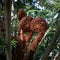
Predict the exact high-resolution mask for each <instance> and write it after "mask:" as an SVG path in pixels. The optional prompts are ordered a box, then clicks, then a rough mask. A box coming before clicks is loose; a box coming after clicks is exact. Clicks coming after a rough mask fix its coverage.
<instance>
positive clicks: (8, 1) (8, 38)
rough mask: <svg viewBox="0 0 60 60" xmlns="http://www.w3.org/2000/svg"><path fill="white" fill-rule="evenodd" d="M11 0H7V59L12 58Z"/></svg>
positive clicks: (10, 59)
mask: <svg viewBox="0 0 60 60" xmlns="http://www.w3.org/2000/svg"><path fill="white" fill-rule="evenodd" d="M10 24H11V0H5V27H6V60H12V58H11V30H10V29H11V26H10Z"/></svg>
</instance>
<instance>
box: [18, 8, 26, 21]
mask: <svg viewBox="0 0 60 60" xmlns="http://www.w3.org/2000/svg"><path fill="white" fill-rule="evenodd" d="M24 16H27V14H26V12H25V11H24V10H23V9H19V10H18V13H17V17H18V20H19V21H20V20H21V19H22V18H23V17H24Z"/></svg>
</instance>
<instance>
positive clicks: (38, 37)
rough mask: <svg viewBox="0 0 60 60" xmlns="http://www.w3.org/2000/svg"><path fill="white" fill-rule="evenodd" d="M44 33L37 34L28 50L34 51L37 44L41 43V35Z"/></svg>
mask: <svg viewBox="0 0 60 60" xmlns="http://www.w3.org/2000/svg"><path fill="white" fill-rule="evenodd" d="M44 33H45V31H44V32H40V33H38V35H37V36H36V38H35V40H34V41H33V42H32V44H31V46H30V49H31V50H32V51H35V50H36V48H37V46H38V44H39V42H40V41H41V39H42V37H43V35H44Z"/></svg>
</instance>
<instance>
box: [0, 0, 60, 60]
mask: <svg viewBox="0 0 60 60" xmlns="http://www.w3.org/2000/svg"><path fill="white" fill-rule="evenodd" d="M11 1H13V0H11ZM20 8H23V9H24V10H25V12H26V13H27V15H29V16H32V17H33V18H35V17H42V18H44V19H45V20H46V21H47V23H48V29H47V31H46V33H45V35H44V37H43V38H42V41H41V43H39V45H38V47H37V50H36V53H35V55H34V60H39V59H40V58H41V56H42V55H43V54H44V51H45V48H46V47H47V46H48V45H49V43H50V41H51V40H52V38H53V35H54V33H55V30H56V27H57V24H58V22H60V0H14V20H13V21H12V22H13V27H12V28H13V29H12V30H11V31H12V32H11V33H12V34H13V35H17V34H18V22H19V21H18V18H17V11H18V9H20ZM1 17H4V0H2V1H0V18H1ZM12 22H11V23H12ZM0 32H1V31H0ZM1 34H2V35H1ZM1 36H2V37H1ZM34 37H35V36H33V37H32V40H33V39H34ZM11 45H12V46H14V47H15V46H16V41H15V40H12V42H11ZM5 47H6V46H5V33H4V32H1V33H0V54H2V53H4V52H5ZM58 51H60V36H58V41H57V44H56V46H55V47H54V49H53V50H52V51H51V53H50V54H49V57H48V60H52V59H53V58H54V56H55V55H56V54H57V52H58Z"/></svg>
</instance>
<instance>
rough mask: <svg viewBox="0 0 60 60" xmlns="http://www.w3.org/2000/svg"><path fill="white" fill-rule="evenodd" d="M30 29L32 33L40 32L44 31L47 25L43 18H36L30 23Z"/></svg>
mask: <svg viewBox="0 0 60 60" xmlns="http://www.w3.org/2000/svg"><path fill="white" fill-rule="evenodd" d="M30 29H31V30H32V31H33V32H41V31H42V30H44V31H46V29H47V23H46V21H45V20H44V19H43V18H40V17H37V18H34V19H33V20H32V21H31V24H30Z"/></svg>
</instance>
